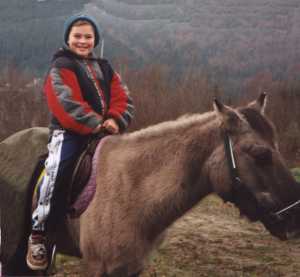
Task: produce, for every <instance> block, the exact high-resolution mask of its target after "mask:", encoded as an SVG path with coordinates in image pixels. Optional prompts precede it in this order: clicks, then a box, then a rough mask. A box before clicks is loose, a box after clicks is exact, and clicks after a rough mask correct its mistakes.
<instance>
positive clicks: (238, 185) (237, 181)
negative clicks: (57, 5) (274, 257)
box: [224, 132, 300, 217]
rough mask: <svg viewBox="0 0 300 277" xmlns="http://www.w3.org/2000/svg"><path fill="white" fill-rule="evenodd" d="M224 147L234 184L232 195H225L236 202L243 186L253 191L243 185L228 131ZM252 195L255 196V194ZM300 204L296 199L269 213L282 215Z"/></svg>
mask: <svg viewBox="0 0 300 277" xmlns="http://www.w3.org/2000/svg"><path fill="white" fill-rule="evenodd" d="M224 148H225V156H226V160H227V163H228V167H229V172H230V176H231V180H232V185H233V188H232V193H231V197H225V201H229V202H233V203H235V202H236V199H235V195H236V193H237V192H238V190H239V189H241V188H243V190H247V193H248V195H251V194H252V193H251V192H250V190H249V189H248V188H247V187H243V184H242V181H241V179H240V178H239V174H238V169H237V165H236V160H235V158H234V153H233V147H232V140H231V138H230V136H229V135H228V133H227V132H225V134H224ZM252 196H253V197H254V195H252ZM254 199H255V197H254ZM298 206H300V200H298V201H295V202H294V203H292V204H290V205H288V206H286V207H284V208H283V209H281V210H279V211H277V212H274V213H270V214H269V215H270V216H271V215H272V214H273V216H277V217H278V216H282V215H284V214H286V213H287V212H289V211H290V210H292V209H294V208H297V207H298Z"/></svg>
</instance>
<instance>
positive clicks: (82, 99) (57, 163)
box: [26, 15, 134, 270]
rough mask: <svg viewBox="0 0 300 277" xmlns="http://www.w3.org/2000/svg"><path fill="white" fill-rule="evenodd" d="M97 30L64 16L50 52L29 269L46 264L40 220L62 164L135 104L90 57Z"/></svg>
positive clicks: (119, 128) (115, 129) (120, 124)
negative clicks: (45, 140) (60, 39)
mask: <svg viewBox="0 0 300 277" xmlns="http://www.w3.org/2000/svg"><path fill="white" fill-rule="evenodd" d="M99 40H100V32H99V28H98V26H97V23H96V21H95V20H94V19H93V18H91V17H89V16H87V15H75V16H72V17H70V18H69V19H68V20H67V21H66V22H65V27H64V45H63V48H61V49H59V50H58V52H57V53H55V55H54V57H53V61H52V65H51V67H50V70H49V72H48V74H47V76H46V79H45V84H44V92H45V94H46V98H47V103H48V107H49V110H50V112H51V114H52V119H51V123H50V140H49V144H48V150H49V151H48V157H47V160H46V162H45V171H46V174H45V176H44V177H43V179H42V183H41V186H40V193H39V199H38V205H37V208H36V209H35V210H34V212H33V214H32V232H31V235H30V237H29V241H28V252H27V259H26V260H27V264H28V266H29V267H30V268H31V269H32V270H44V269H46V268H47V266H48V260H47V251H46V247H45V231H46V230H45V224H46V220H47V218H48V215H49V212H50V206H51V199H52V196H53V190H54V188H55V186H56V183H58V181H57V180H58V179H59V178H60V177H61V176H62V175H63V171H64V168H65V167H66V164H68V162H69V161H70V160H74V157H76V156H77V155H78V152H79V149H81V148H82V145H84V143H85V142H86V141H87V139H88V138H89V136H90V135H91V134H96V133H98V132H99V131H101V130H102V129H106V130H107V131H108V132H109V133H111V134H118V133H120V132H123V131H125V130H126V128H127V127H128V125H129V123H130V121H131V119H132V117H133V111H134V107H133V104H132V100H131V98H130V96H129V92H128V89H127V87H126V86H125V85H124V84H122V81H121V79H120V76H119V75H118V74H117V73H116V72H115V71H114V70H113V69H112V67H111V66H110V64H109V63H108V62H107V61H106V60H103V59H99V58H97V57H95V55H94V53H93V49H94V48H95V47H96V46H97V45H98V43H99Z"/></svg>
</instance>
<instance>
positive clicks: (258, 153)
mask: <svg viewBox="0 0 300 277" xmlns="http://www.w3.org/2000/svg"><path fill="white" fill-rule="evenodd" d="M246 152H247V153H249V155H251V156H252V157H253V158H254V159H255V161H256V162H257V163H259V164H270V163H272V151H271V149H269V148H268V147H265V146H260V145H251V146H250V147H247V149H246Z"/></svg>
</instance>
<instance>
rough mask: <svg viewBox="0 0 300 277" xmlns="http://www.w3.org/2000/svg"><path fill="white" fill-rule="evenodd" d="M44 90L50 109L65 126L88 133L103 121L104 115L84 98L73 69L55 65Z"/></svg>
mask: <svg viewBox="0 0 300 277" xmlns="http://www.w3.org/2000/svg"><path fill="white" fill-rule="evenodd" d="M44 91H45V94H46V98H47V102H48V106H49V109H50V111H51V112H52V114H53V115H54V117H55V118H56V119H57V120H58V121H59V123H60V124H61V125H62V127H63V128H66V129H68V130H71V131H73V132H75V133H79V134H82V135H86V134H90V133H91V132H92V131H93V129H94V128H96V127H97V126H98V125H99V124H100V123H102V121H103V118H102V116H101V115H99V114H98V113H96V112H95V111H94V110H93V109H92V108H91V106H90V105H89V104H88V103H87V102H86V101H85V100H84V99H83V97H82V91H81V89H80V86H79V83H78V80H77V77H76V75H75V73H74V71H73V70H72V69H70V68H68V67H66V68H64V67H57V66H53V67H52V68H51V69H50V71H49V73H48V75H47V77H46V81H45V85H44Z"/></svg>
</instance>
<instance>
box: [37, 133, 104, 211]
mask: <svg viewBox="0 0 300 277" xmlns="http://www.w3.org/2000/svg"><path fill="white" fill-rule="evenodd" d="M107 135H108V134H107V133H101V134H99V135H97V136H93V137H92V138H91V139H90V140H89V142H88V143H87V145H86V146H85V147H84V149H83V150H82V152H81V154H80V155H79V158H78V159H77V160H76V161H75V164H74V166H73V167H72V168H73V172H69V173H70V176H71V178H70V182H69V183H68V184H67V185H68V190H67V205H68V213H69V214H70V216H71V217H77V216H79V215H80V213H81V212H82V211H81V212H78V211H76V210H75V209H74V205H75V206H76V205H77V206H78V204H76V201H77V202H78V198H79V197H80V195H81V194H82V193H83V191H84V189H85V187H86V185H87V183H88V181H89V180H90V178H91V173H92V166H93V156H94V154H95V151H96V148H97V146H98V144H99V143H100V141H101V140H102V139H103V138H104V137H106V136H107ZM46 158H47V154H44V155H42V156H41V157H40V158H39V161H38V164H37V166H36V169H35V173H34V174H33V175H34V176H35V177H33V178H32V179H31V185H32V186H34V193H33V198H32V211H33V210H35V208H36V207H37V200H38V199H37V194H38V193H37V192H38V189H39V186H40V185H41V182H40V180H41V179H42V177H43V175H44V174H45V169H44V163H45V160H46ZM59 185H60V184H57V186H58V187H59ZM64 185H65V184H64ZM83 197H84V196H83Z"/></svg>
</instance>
